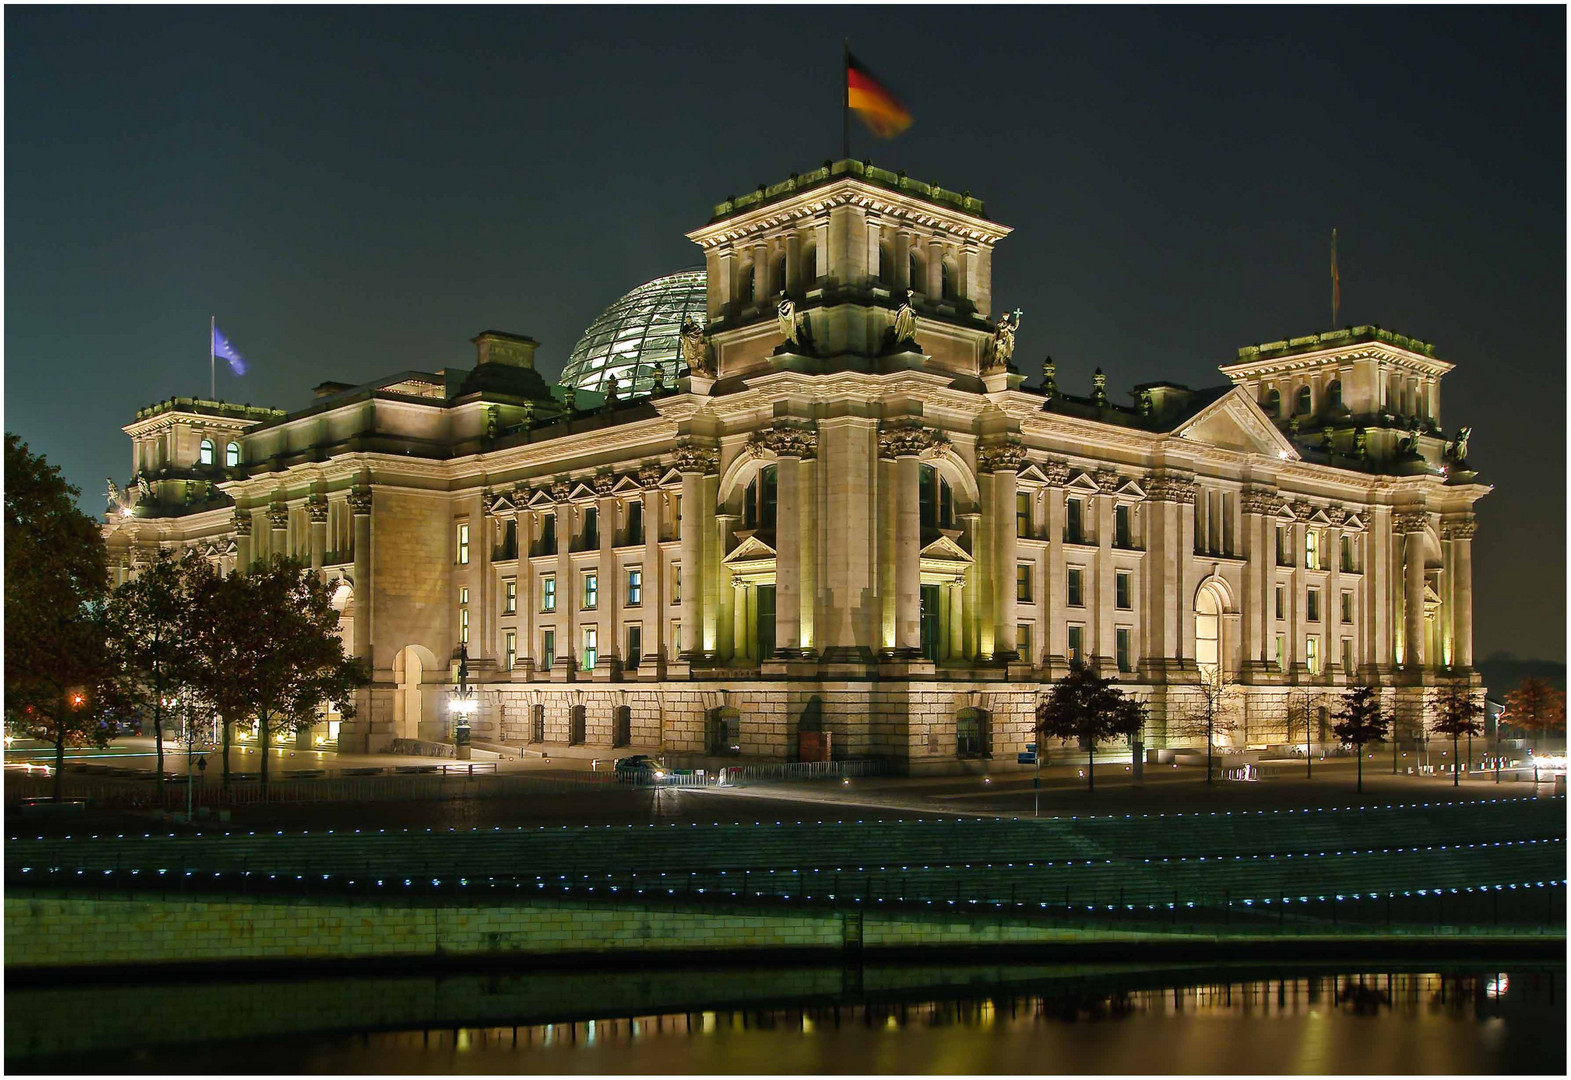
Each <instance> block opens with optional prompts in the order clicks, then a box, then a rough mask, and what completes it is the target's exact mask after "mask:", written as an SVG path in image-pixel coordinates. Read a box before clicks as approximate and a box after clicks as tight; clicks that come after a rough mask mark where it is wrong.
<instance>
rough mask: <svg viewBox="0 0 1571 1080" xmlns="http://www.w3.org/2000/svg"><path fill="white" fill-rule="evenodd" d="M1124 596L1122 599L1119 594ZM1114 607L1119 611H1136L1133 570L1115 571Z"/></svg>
mask: <svg viewBox="0 0 1571 1080" xmlns="http://www.w3.org/2000/svg"><path fill="white" fill-rule="evenodd" d="M1120 592H1122V594H1123V596H1122V598H1120V596H1119V593H1120ZM1113 607H1114V609H1115V610H1118V611H1133V610H1134V609H1135V572H1134V571H1133V570H1114V571H1113Z"/></svg>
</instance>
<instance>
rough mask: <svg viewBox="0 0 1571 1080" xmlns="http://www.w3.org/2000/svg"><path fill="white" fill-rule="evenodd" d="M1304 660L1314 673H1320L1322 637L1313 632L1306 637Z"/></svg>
mask: <svg viewBox="0 0 1571 1080" xmlns="http://www.w3.org/2000/svg"><path fill="white" fill-rule="evenodd" d="M1304 662H1305V663H1307V664H1308V665H1309V670H1310V671H1311V672H1312V673H1314V674H1316V675H1318V674H1320V639H1319V638H1317V637H1315V636H1314V635H1313V634H1311V635H1310V636H1309V637H1306V638H1305V639H1304Z"/></svg>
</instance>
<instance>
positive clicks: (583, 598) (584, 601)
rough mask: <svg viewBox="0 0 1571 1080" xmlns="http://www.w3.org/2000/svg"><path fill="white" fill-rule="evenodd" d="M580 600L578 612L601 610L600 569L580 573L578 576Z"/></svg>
mask: <svg viewBox="0 0 1571 1080" xmlns="http://www.w3.org/2000/svg"><path fill="white" fill-rule="evenodd" d="M578 598H579V608H578V610H580V611H599V610H600V571H599V570H598V569H595V570H584V571H581V572H580V574H579V576H578Z"/></svg>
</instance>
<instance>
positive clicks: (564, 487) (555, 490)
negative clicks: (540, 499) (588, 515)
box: [551, 478, 573, 503]
mask: <svg viewBox="0 0 1571 1080" xmlns="http://www.w3.org/2000/svg"><path fill="white" fill-rule="evenodd" d="M572 494H573V485H572V484H571V483H569V482H568V481H567V480H566V479H565V478H564V479H561V480H556V481H553V482H552V484H551V500H552V501H553V502H557V503H565V502H567V501H568V500H569V498H570V497H571V496H572Z"/></svg>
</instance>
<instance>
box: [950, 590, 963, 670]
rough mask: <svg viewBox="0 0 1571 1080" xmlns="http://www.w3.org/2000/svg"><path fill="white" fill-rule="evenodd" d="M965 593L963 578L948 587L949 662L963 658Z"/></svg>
mask: <svg viewBox="0 0 1571 1080" xmlns="http://www.w3.org/2000/svg"><path fill="white" fill-rule="evenodd" d="M965 592H966V591H965V579H964V578H957V579H956V580H955V581H954V582H953V583H952V584H951V585H950V586H949V659H950V660H951V661H959V660H962V659H964V657H965V650H966V635H965V619H966V610H965Z"/></svg>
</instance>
